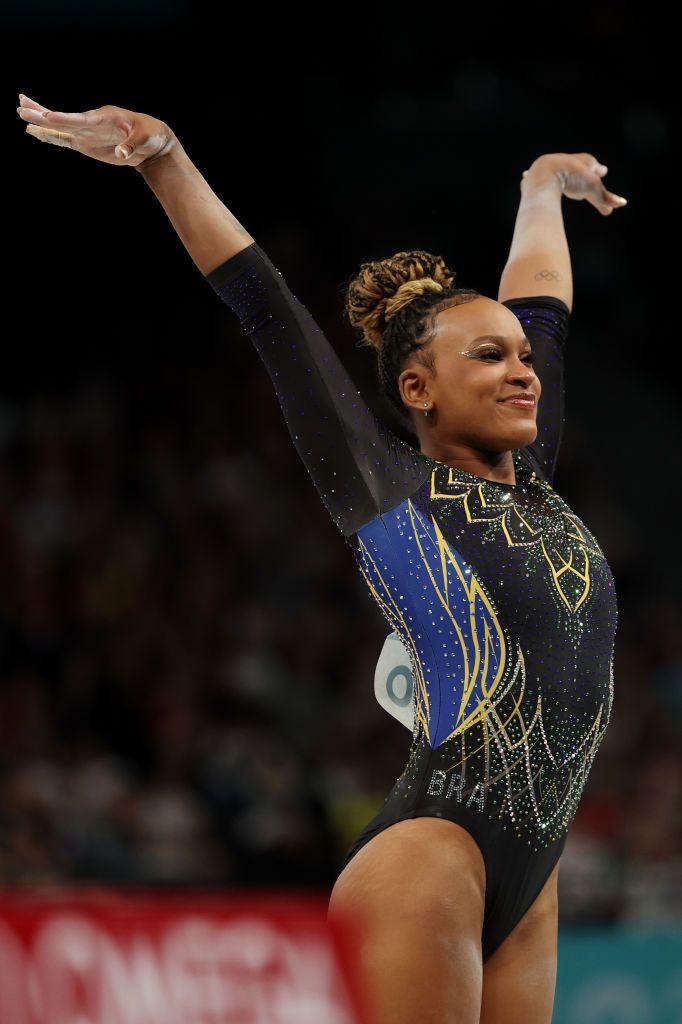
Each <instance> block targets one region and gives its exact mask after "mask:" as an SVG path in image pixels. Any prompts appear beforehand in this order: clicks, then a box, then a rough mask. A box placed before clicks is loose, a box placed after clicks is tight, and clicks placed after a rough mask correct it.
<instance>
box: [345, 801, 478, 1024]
mask: <svg viewBox="0 0 682 1024" xmlns="http://www.w3.org/2000/svg"><path fill="white" fill-rule="evenodd" d="M484 898H485V865H484V863H483V857H482V855H481V852H480V850H479V848H478V846H477V844H476V842H475V841H474V839H473V838H472V837H471V836H470V835H469V833H468V832H467V831H466V830H465V829H463V828H461V827H460V826H459V825H456V824H455V823H454V822H451V821H447V820H445V819H443V818H413V819H410V820H408V821H399V822H396V823H395V824H394V825H391V826H390V827H389V828H386V829H384V830H383V831H382V832H380V833H379V834H378V835H377V836H375V837H374V838H373V839H371V840H370V842H369V843H367V844H366V845H365V846H363V847H362V849H361V850H359V851H358V853H356V855H355V856H354V857H353V859H352V860H351V861H350V863H349V864H347V865H346V867H345V868H344V870H343V871H342V872H341V874H340V875H339V877H338V879H337V881H336V884H335V886H334V889H333V891H332V896H331V900H330V904H329V918H330V920H331V919H343V918H344V917H350V918H352V919H353V921H354V922H355V931H356V934H357V939H356V942H357V945H356V946H355V949H354V956H353V960H354V965H355V974H356V978H357V981H358V985H359V989H360V992H361V994H362V996H363V997H364V1000H365V1003H366V1008H367V1013H368V1024H408V1022H409V1024H415V1022H416V1021H418V1022H419V1024H478V1019H479V1012H480V1006H481V982H482V976H483V965H482V957H481V930H482V925H483V907H484Z"/></svg>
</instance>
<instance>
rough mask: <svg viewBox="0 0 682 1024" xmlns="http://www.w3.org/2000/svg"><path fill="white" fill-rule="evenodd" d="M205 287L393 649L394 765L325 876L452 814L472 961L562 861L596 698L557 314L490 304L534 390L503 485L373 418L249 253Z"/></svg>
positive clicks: (595, 580) (598, 683) (595, 599)
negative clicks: (382, 838) (398, 684)
mask: <svg viewBox="0 0 682 1024" xmlns="http://www.w3.org/2000/svg"><path fill="white" fill-rule="evenodd" d="M208 281H209V283H210V284H211V285H212V286H213V287H214V288H215V290H216V291H217V293H218V294H219V295H220V297H221V298H222V299H223V300H224V301H225V302H226V303H227V305H228V306H230V307H231V308H232V309H233V310H234V312H235V313H236V314H237V316H238V317H239V320H240V322H241V325H242V328H243V330H244V331H245V332H246V333H247V334H248V335H249V337H250V338H251V340H252V342H253V344H254V346H255V348H256V349H257V351H258V354H259V355H260V357H261V359H262V361H263V362H264V364H265V366H266V369H267V371H268V373H269V375H270V377H271V379H272V382H273V385H274V387H275V390H276V393H277V397H278V399H279V403H280V406H281V408H282V411H283V413H284V417H285V420H286V424H287V427H288V429H289V432H290V434H291V437H292V440H293V442H294V444H295V446H296V448H297V450H298V453H299V455H300V457H301V459H302V460H303V462H304V463H305V465H306V467H307V469H308V471H309V473H310V475H311V477H312V479H313V482H314V484H315V486H316V488H317V490H318V492H319V494H320V496H321V498H322V501H323V502H324V504H325V505H326V507H327V509H328V511H329V513H330V515H331V517H332V519H333V520H334V522H335V523H336V525H337V527H338V528H339V529H340V530H341V532H342V533H343V535H344V537H345V538H346V540H347V542H348V544H349V545H350V547H351V548H352V550H353V553H354V556H355V559H356V562H357V565H358V567H359V569H360V572H361V573H362V575H363V577H364V579H365V581H366V583H367V586H368V587H369V589H370V591H371V593H372V596H373V597H374V599H375V600H376V602H377V604H378V606H379V608H380V609H381V612H382V613H383V615H384V617H385V619H386V621H387V622H388V624H389V625H390V626H391V629H392V630H393V631H395V633H396V634H397V635H398V636H399V637H400V640H401V641H402V643H403V645H404V647H405V649H406V650H407V652H408V654H409V659H410V666H411V671H412V677H413V679H414V729H413V734H412V743H411V747H410V751H409V757H408V760H407V764H406V765H405V768H404V770H403V772H402V774H401V775H400V777H399V778H398V780H397V781H396V783H395V785H394V787H393V789H392V790H391V792H390V793H389V794H388V796H387V798H386V800H385V802H384V804H383V806H382V807H381V809H380V810H379V812H378V813H377V815H376V816H375V817H374V818H373V819H372V820H371V821H370V822H369V823H368V824H367V825H366V827H365V828H364V829H363V830H362V832H361V833H360V835H359V836H357V838H356V840H355V841H354V843H353V844H352V846H351V848H350V850H349V851H348V853H347V856H346V859H345V862H344V866H345V864H346V863H348V861H349V860H350V859H351V858H352V857H353V856H354V854H355V853H357V851H358V850H359V849H360V848H361V847H362V846H363V845H364V844H365V843H367V842H369V841H370V840H371V839H372V838H373V837H374V836H375V835H377V833H379V832H380V831H382V830H383V829H385V828H387V827H389V826H390V825H392V824H393V823H395V822H397V821H401V820H404V819H406V818H416V817H421V816H435V817H442V818H448V819H450V820H451V821H454V822H457V823H458V824H459V825H461V826H462V827H464V828H466V829H467V831H468V832H469V833H470V834H471V835H472V836H473V838H474V839H475V840H476V842H477V843H478V845H479V848H480V850H481V853H482V855H483V858H484V862H485V866H486V897H485V917H484V926H483V934H482V948H483V956H484V959H487V958H488V957H489V956H490V955H491V954H492V953H493V952H494V950H495V949H496V948H497V947H498V946H499V945H500V943H501V942H502V941H503V939H504V938H505V937H506V936H507V935H508V934H509V933H510V932H511V930H512V929H513V928H514V926H515V924H516V923H517V922H518V921H519V920H520V918H521V917H522V916H523V914H524V913H525V911H526V910H527V909H528V907H529V906H530V905H531V903H532V902H533V900H534V899H535V898H536V896H537V895H538V893H539V892H540V890H541V889H542V887H543V885H544V883H545V881H546V879H547V878H548V877H549V875H550V873H551V871H552V868H553V867H554V865H555V864H556V862H557V860H558V858H559V856H560V855H561V852H562V849H563V846H564V843H565V840H566V834H567V831H568V828H569V825H570V823H571V821H572V819H573V817H574V815H575V811H576V808H577V805H578V801H579V799H580V795H581V792H582V790H583V786H584V784H585V779H586V777H587V774H588V772H589V770H590V766H591V764H592V761H593V759H594V756H595V753H596V751H597V748H598V747H599V743H600V741H601V739H602V736H603V735H604V731H605V729H606V726H607V724H608V721H609V715H610V711H611V704H612V700H613V650H614V638H615V632H616V622H617V605H616V594H615V587H614V581H613V576H612V574H611V571H610V569H609V566H608V564H607V562H606V559H605V557H604V554H603V552H602V550H601V548H600V547H599V544H598V543H597V541H596V540H595V538H594V537H593V536H592V534H591V533H590V531H589V530H588V528H587V527H586V526H585V524H584V523H583V522H582V521H581V520H580V519H579V518H578V516H577V515H576V514H575V513H574V512H573V511H572V510H571V509H570V508H569V507H568V505H567V504H566V502H565V501H563V499H562V498H561V497H560V496H559V495H558V494H557V493H556V491H555V490H554V488H553V486H552V480H553V478H554V467H555V464H556V459H557V454H558V451H559V445H560V441H561V434H562V427H563V400H564V399H563V355H564V347H565V341H566V335H567V328H568V319H569V310H568V307H567V306H566V304H565V303H564V302H562V301H561V300H560V299H557V298H554V297H552V296H535V297H533V298H519V299H512V300H509V301H507V302H506V303H505V305H506V306H508V307H509V308H510V309H512V310H513V312H514V313H515V314H516V316H517V317H518V318H519V319H520V321H521V323H522V324H523V326H524V329H525V333H526V335H527V336H528V338H529V339H530V340H531V343H532V345H533V349H534V352H535V362H534V368H535V370H536V372H537V374H538V376H539V378H540V380H541V383H542V398H541V402H540V405H539V407H538V414H537V425H538V433H537V437H536V440H535V441H534V443H533V444H530V445H528V446H527V447H525V448H522V449H519V450H516V451H514V452H513V453H512V454H513V460H514V466H515V476H516V483H515V484H513V485H512V484H503V483H496V482H494V481H491V480H487V479H485V478H483V477H479V476H476V475H475V474H473V473H469V472H467V471H464V470H460V469H456V468H452V467H450V466H448V465H446V464H445V463H442V462H438V461H437V460H435V459H433V458H430V457H428V456H426V455H424V454H423V453H422V452H419V451H417V450H416V449H415V448H413V447H412V446H411V445H409V444H407V443H405V442H404V441H402V440H401V439H400V438H398V437H397V435H395V434H394V433H393V432H392V431H391V430H389V429H388V428H387V427H385V426H384V425H382V424H381V423H380V422H379V420H378V419H377V417H376V416H375V415H374V414H373V413H372V412H371V410H370V409H369V408H368V406H367V405H366V403H365V402H364V401H363V399H362V396H361V395H360V393H359V391H358V390H357V388H356V387H355V386H354V384H353V382H352V380H351V379H350V378H349V376H348V374H347V373H346V371H345V370H344V368H343V365H342V364H341V362H340V361H339V359H338V357H337V355H336V353H335V352H334V350H333V349H332V347H331V346H330V344H329V342H328V341H327V339H326V338H325V336H324V334H323V333H322V331H321V330H320V328H319V327H318V326H317V324H316V323H315V321H314V320H313V319H312V317H311V316H310V314H309V313H308V311H307V310H306V309H305V307H304V306H303V305H302V304H301V303H300V302H299V300H298V299H297V298H296V297H295V296H294V295H293V294H292V292H291V291H290V289H289V288H288V287H287V286H286V284H285V282H284V280H283V278H282V275H281V274H280V273H279V271H278V270H277V269H276V268H275V267H274V266H273V265H272V263H271V262H270V260H269V259H268V257H267V256H266V255H265V254H264V253H263V252H262V250H261V249H260V248H259V246H258V245H256V244H255V243H254V244H252V245H250V246H248V247H247V248H246V249H243V250H242V251H241V252H240V253H238V254H237V255H236V256H234V257H232V258H231V259H230V260H228V261H227V262H225V263H224V264H222V265H221V266H220V267H218V268H216V269H215V270H214V271H212V272H211V273H210V274H209V275H208Z"/></svg>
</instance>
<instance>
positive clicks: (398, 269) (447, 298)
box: [345, 249, 480, 428]
mask: <svg viewBox="0 0 682 1024" xmlns="http://www.w3.org/2000/svg"><path fill="white" fill-rule="evenodd" d="M455 277H456V274H455V271H454V270H451V269H450V268H449V267H447V266H446V264H445V261H444V260H443V258H442V257H441V256H433V255H432V254H431V253H428V252H423V251H422V250H420V249H415V250H411V251H409V252H397V253H396V254H395V255H394V256H390V257H389V258H388V259H383V260H370V261H368V262H365V263H362V264H361V266H360V270H359V272H358V274H357V275H356V276H355V277H354V278H353V279H352V281H351V282H350V284H349V285H348V289H347V294H346V310H345V312H346V317H347V319H348V320H349V322H350V323H351V324H352V325H353V327H355V328H356V329H358V330H359V331H360V332H361V335H362V336H361V339H360V344H361V345H363V344H364V345H367V346H370V347H372V348H374V349H375V350H376V352H377V358H378V373H379V383H380V385H381V389H382V391H383V393H384V394H385V395H386V397H387V398H388V399H389V400H390V401H391V403H392V405H393V406H394V408H395V409H396V411H397V412H398V413H399V414H400V416H401V418H402V420H403V422H404V424H405V425H406V426H409V427H410V428H411V425H412V421H411V420H410V416H409V412H408V408H407V406H406V405H405V403H404V402H403V400H402V397H401V395H400V389H399V388H398V377H399V376H400V374H401V372H402V371H403V370H404V368H405V366H406V364H407V361H408V359H409V357H410V355H411V354H412V353H413V352H416V353H417V355H416V359H417V361H418V362H420V363H421V364H422V365H424V366H426V367H428V368H429V369H430V370H431V372H432V373H433V372H435V356H434V355H433V353H432V352H430V351H429V348H428V346H429V342H430V341H431V340H432V337H433V333H434V327H435V317H436V315H437V314H438V313H439V312H441V311H442V310H443V309H447V308H448V307H449V306H455V305H459V304H460V303H463V302H470V301H471V300H472V299H475V298H478V297H479V294H480V293H479V292H477V291H474V290H473V289H470V288H456V287H455V286H454V280H455ZM429 313H430V314H431V317H430V318H429V316H428V314H429ZM429 319H430V323H429V322H428V321H429Z"/></svg>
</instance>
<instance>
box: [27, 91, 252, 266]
mask: <svg viewBox="0 0 682 1024" xmlns="http://www.w3.org/2000/svg"><path fill="white" fill-rule="evenodd" d="M19 100H20V106H19V107H18V108H17V112H18V114H19V116H20V117H21V118H22V120H24V121H28V122H29V123H28V125H27V128H26V130H27V132H28V133H29V134H30V135H33V136H35V137H36V138H37V139H39V140H40V141H41V142H48V143H52V144H53V145H57V146H64V147H67V148H69V149H73V150H75V151H76V152H79V153H82V154H83V155H84V156H89V157H91V158H92V159H94V160H99V161H101V162H102V163H108V164H114V165H115V166H118V167H134V168H135V169H136V170H137V171H139V172H140V174H141V175H142V176H143V178H144V179H145V181H146V182H147V184H148V185H149V186H150V188H151V189H152V191H153V192H154V193H155V195H156V196H157V198H158V199H159V202H160V203H161V205H162V206H163V208H164V210H165V211H166V213H167V214H168V217H169V218H170V220H171V223H172V224H173V227H174V228H175V230H176V231H177V233H178V235H179V237H180V239H181V240H182V242H183V244H184V246H185V248H186V249H187V251H188V253H189V254H190V256H191V257H192V259H193V260H194V262H195V263H196V265H197V267H198V268H199V270H200V271H201V272H202V274H208V273H209V272H210V271H211V270H214V269H215V268H216V267H217V266H220V264H221V263H224V262H225V260H227V259H229V258H230V257H231V256H234V255H236V253H238V252H240V251H241V250H242V249H244V248H245V247H246V246H247V245H251V244H252V243H253V238H252V237H251V235H250V234H249V233H248V231H246V229H245V228H244V227H242V225H241V224H240V223H239V221H238V220H237V219H236V217H234V216H233V215H232V214H231V213H230V211H229V210H228V209H227V207H226V206H225V204H224V203H222V202H221V200H220V199H219V198H218V196H217V195H216V194H215V192H214V191H213V190H212V189H211V187H210V186H209V184H208V182H207V181H206V180H205V179H204V177H203V176H202V175H201V174H200V173H199V171H198V170H197V168H196V167H195V166H194V164H193V163H192V161H191V160H190V158H189V157H188V156H187V153H186V152H185V150H184V149H183V148H182V146H181V145H180V142H179V141H178V139H177V138H176V136H175V134H174V133H173V131H172V129H171V128H169V126H168V125H167V124H166V123H165V121H160V120H159V119H158V118H155V117H151V116H150V115H149V114H142V113H140V112H138V111H136V110H127V109H126V108H125V107H115V106H112V105H110V104H108V105H107V106H104V107H98V108H97V109H96V110H86V111H84V112H82V113H70V114H68V113H63V112H62V111H56V110H50V109H49V108H48V107H44V106H42V104H40V103H37V102H36V101H35V100H32V99H30V98H29V97H28V96H24V95H23V94H21V93H20V94H19Z"/></svg>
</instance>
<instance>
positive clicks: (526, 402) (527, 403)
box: [499, 395, 535, 409]
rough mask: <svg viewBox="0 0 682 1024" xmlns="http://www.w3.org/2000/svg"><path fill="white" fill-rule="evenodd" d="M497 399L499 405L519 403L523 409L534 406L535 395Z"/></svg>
mask: <svg viewBox="0 0 682 1024" xmlns="http://www.w3.org/2000/svg"><path fill="white" fill-rule="evenodd" d="M499 401H500V404H501V405H520V406H522V407H523V408H524V409H534V408H535V396H534V395H527V396H526V395H523V396H521V395H519V396H518V397H517V396H515V397H514V398H501V399H500V400H499Z"/></svg>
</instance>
